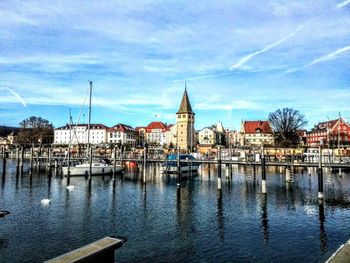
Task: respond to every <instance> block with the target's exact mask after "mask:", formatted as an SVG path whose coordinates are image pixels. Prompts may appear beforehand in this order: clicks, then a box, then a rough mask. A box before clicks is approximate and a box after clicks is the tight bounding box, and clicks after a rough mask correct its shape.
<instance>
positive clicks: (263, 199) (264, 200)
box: [260, 194, 270, 244]
mask: <svg viewBox="0 0 350 263" xmlns="http://www.w3.org/2000/svg"><path fill="white" fill-rule="evenodd" d="M260 201H261V216H260V220H261V228H262V231H263V238H264V242H265V243H266V244H267V243H268V242H269V237H270V232H269V219H268V215H267V195H266V194H263V195H261V200H260Z"/></svg>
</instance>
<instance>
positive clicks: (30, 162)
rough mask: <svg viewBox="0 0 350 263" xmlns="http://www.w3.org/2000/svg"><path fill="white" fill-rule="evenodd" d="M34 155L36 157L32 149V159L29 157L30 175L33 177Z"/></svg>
mask: <svg viewBox="0 0 350 263" xmlns="http://www.w3.org/2000/svg"><path fill="white" fill-rule="evenodd" d="M33 155H34V149H33V147H31V148H30V157H29V169H30V170H29V174H30V175H31V174H32V172H33Z"/></svg>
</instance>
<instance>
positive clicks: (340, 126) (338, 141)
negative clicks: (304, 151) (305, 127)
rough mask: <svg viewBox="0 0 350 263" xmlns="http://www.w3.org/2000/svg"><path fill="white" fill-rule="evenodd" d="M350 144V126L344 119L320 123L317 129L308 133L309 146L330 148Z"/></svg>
mask: <svg viewBox="0 0 350 263" xmlns="http://www.w3.org/2000/svg"><path fill="white" fill-rule="evenodd" d="M349 142H350V126H349V124H348V123H347V122H346V121H345V120H344V119H343V118H341V117H340V118H339V119H335V120H330V121H325V122H320V123H318V124H316V125H315V127H314V128H313V129H312V130H311V131H309V132H307V134H306V144H307V146H318V145H320V144H324V145H329V146H338V145H339V146H344V145H349Z"/></svg>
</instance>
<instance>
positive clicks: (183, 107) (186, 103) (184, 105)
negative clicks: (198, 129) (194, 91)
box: [176, 88, 194, 114]
mask: <svg viewBox="0 0 350 263" xmlns="http://www.w3.org/2000/svg"><path fill="white" fill-rule="evenodd" d="M180 113H192V114H194V113H193V111H192V107H191V103H190V100H189V99H188V95H187V90H186V88H185V91H184V95H183V96H182V101H181V104H180V108H179V110H178V111H177V113H176V114H180Z"/></svg>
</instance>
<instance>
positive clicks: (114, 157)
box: [113, 147, 117, 180]
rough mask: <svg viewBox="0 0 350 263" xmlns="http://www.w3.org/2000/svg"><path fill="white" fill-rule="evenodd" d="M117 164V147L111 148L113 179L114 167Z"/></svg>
mask: <svg viewBox="0 0 350 263" xmlns="http://www.w3.org/2000/svg"><path fill="white" fill-rule="evenodd" d="M116 166H117V148H116V147H114V149H113V180H115V169H116Z"/></svg>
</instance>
